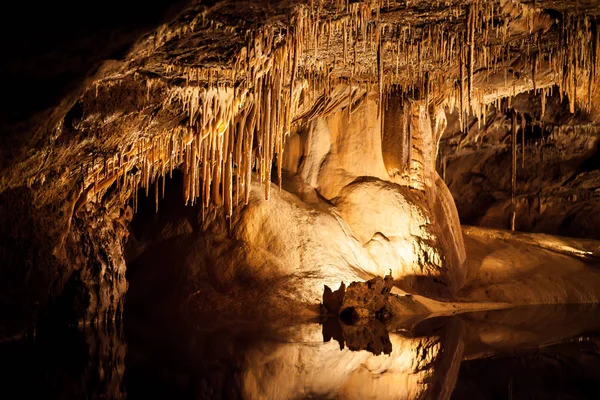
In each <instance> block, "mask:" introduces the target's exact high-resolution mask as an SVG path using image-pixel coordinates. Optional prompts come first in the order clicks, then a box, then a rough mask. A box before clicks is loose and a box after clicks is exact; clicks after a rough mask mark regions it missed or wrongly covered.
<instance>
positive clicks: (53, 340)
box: [0, 326, 127, 399]
mask: <svg viewBox="0 0 600 400" xmlns="http://www.w3.org/2000/svg"><path fill="white" fill-rule="evenodd" d="M126 351H127V346H126V345H125V342H124V337H123V331H122V329H121V328H117V327H105V326H98V327H96V328H91V327H87V328H86V329H84V330H81V331H77V330H75V329H65V330H59V331H43V332H39V333H38V335H37V337H36V338H35V339H34V340H33V341H29V340H23V341H14V342H6V343H2V344H0V365H1V366H3V368H2V375H1V376H0V387H1V388H2V389H1V390H2V392H1V393H0V396H7V395H8V397H7V398H10V396H11V395H15V394H16V393H18V394H19V398H31V399H34V398H39V399H55V398H56V399H59V398H73V399H75V398H79V399H83V398H85V399H120V398H125V397H126V396H125V389H124V386H123V375H124V372H125V353H126Z"/></svg>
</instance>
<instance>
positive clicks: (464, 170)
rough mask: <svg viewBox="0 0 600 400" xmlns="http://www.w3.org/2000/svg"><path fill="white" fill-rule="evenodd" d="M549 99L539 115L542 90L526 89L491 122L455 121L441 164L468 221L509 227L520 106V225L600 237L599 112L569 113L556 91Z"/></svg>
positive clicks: (493, 115) (517, 199) (495, 112)
mask: <svg viewBox="0 0 600 400" xmlns="http://www.w3.org/2000/svg"><path fill="white" fill-rule="evenodd" d="M545 102H546V103H547V104H546V105H545V113H544V115H541V110H542V108H541V104H540V103H541V99H540V95H539V94H536V93H526V94H522V95H519V96H516V97H515V98H513V99H512V101H511V103H512V104H511V108H510V109H508V110H507V111H502V109H494V110H493V111H491V112H490V113H489V114H488V116H487V121H486V122H485V123H481V121H479V122H478V121H477V120H476V119H473V120H471V123H470V127H469V131H468V133H465V134H463V133H460V132H459V131H458V128H457V126H456V124H454V125H453V126H452V125H450V126H449V128H448V129H447V131H446V132H445V134H444V139H443V140H442V145H441V150H440V157H439V162H438V170H439V171H440V173H441V174H444V173H445V177H446V182H447V184H448V186H449V187H450V191H451V192H452V195H453V196H454V198H455V200H456V204H457V207H458V210H459V215H460V216H461V220H462V221H463V223H466V224H471V225H481V226H487V227H492V228H501V229H510V226H511V214H512V210H513V206H512V205H511V163H512V153H511V136H510V132H511V123H512V122H511V121H512V120H511V118H512V116H511V112H512V110H515V111H516V112H517V113H518V116H517V159H516V165H517V174H516V193H515V205H514V208H515V210H516V218H515V229H516V230H519V231H526V232H543V233H550V234H559V235H564V236H571V237H586V238H596V239H597V238H599V237H600V232H599V231H598V229H597V226H598V224H597V222H598V220H597V218H598V217H597V213H596V212H595V211H594V210H597V207H598V204H599V203H598V195H597V191H596V190H597V188H598V168H599V167H600V164H599V163H598V138H599V136H598V133H599V132H600V131H599V130H598V127H597V122H596V121H597V117H596V114H595V112H594V111H591V112H586V111H584V110H581V109H579V108H577V109H576V111H575V112H574V113H571V112H570V106H569V102H568V100H567V99H566V98H563V99H561V96H559V95H558V93H556V92H555V93H554V95H552V96H549V97H548V98H547V99H546V100H545ZM504 107H506V105H505V106H504ZM523 119H524V120H525V122H524V123H523ZM523 138H524V139H525V141H524V143H525V144H524V148H523Z"/></svg>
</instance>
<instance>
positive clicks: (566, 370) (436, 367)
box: [0, 307, 600, 399]
mask: <svg viewBox="0 0 600 400" xmlns="http://www.w3.org/2000/svg"><path fill="white" fill-rule="evenodd" d="M599 316H600V312H599V309H598V308H590V307H535V308H534V307H532V308H523V309H517V310H505V311H494V312H485V313H471V314H463V315H457V316H453V317H444V318H428V319H424V320H415V319H405V320H396V321H394V322H393V323H388V324H387V325H384V324H382V323H381V322H378V321H371V322H369V323H363V324H355V325H345V324H343V323H338V322H337V321H329V322H328V323H327V324H324V325H321V324H319V323H303V324H287V325H281V324H271V325H269V326H264V325H263V326H257V325H255V324H249V323H245V324H244V323H237V324H230V325H222V326H218V327H217V326H213V327H210V328H208V327H206V326H204V325H202V324H189V323H182V322H179V323H175V322H174V321H165V320H158V319H156V318H154V319H137V320H136V319H134V318H133V317H130V318H129V319H128V320H126V324H125V335H123V331H122V330H121V329H112V330H108V329H106V328H89V329H87V330H84V331H61V332H45V333H44V332H42V333H39V334H38V336H37V338H36V340H22V341H11V342H5V343H0V365H2V369H3V372H2V374H1V377H0V384H1V385H2V386H1V387H2V390H3V392H2V397H3V398H13V396H12V395H8V396H7V394H12V393H18V394H19V395H18V396H16V397H18V398H125V397H127V398H129V399H132V398H133V399H136V398H169V399H177V398H181V399H220V398H222V399H238V398H239V399H290V398H292V399H295V398H339V399H369V398H373V399H375V398H377V399H417V398H419V399H420V398H434V399H449V398H453V399H479V398H480V399H484V398H485V399H488V398H530V397H531V396H533V397H535V396H538V394H539V396H538V397H541V398H588V394H589V393H597V392H598V390H600V351H599V343H600V340H599V338H600V335H598V332H600V319H599V318H598V317H599ZM124 338H126V341H125V339H124ZM125 342H126V343H127V344H126V343H125Z"/></svg>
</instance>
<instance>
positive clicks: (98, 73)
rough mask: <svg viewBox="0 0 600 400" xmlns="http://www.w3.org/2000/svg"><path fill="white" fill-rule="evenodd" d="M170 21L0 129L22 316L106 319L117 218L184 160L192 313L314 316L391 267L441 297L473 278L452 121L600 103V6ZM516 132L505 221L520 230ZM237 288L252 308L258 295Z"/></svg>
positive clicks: (279, 12) (6, 244)
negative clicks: (523, 103) (527, 97)
mask: <svg viewBox="0 0 600 400" xmlns="http://www.w3.org/2000/svg"><path fill="white" fill-rule="evenodd" d="M145 6H147V7H150V6H149V5H145ZM165 8H166V7H165ZM163 11H164V10H163ZM176 11H178V12H177V13H176V15H171V14H168V15H167V17H165V18H166V19H167V21H166V22H165V23H164V24H161V25H160V26H156V25H158V20H157V19H154V20H153V21H154V22H153V23H151V22H149V23H148V24H146V25H144V26H145V29H141V30H140V31H136V32H138V33H139V35H138V36H135V37H134V35H132V36H129V35H125V36H123V37H122V40H123V42H124V46H125V47H126V48H127V50H126V51H125V50H123V49H121V50H122V54H121V55H120V57H118V58H119V60H118V61H117V60H97V59H91V61H89V62H88V63H86V64H85V65H86V66H87V67H85V66H82V67H81V68H82V69H85V73H84V74H83V76H86V78H85V79H81V77H79V78H80V79H79V80H77V82H74V83H73V85H72V86H70V87H68V88H67V87H61V88H60V89H61V90H60V91H58V92H60V93H61V95H62V96H61V100H58V101H55V102H54V104H53V105H52V107H49V108H48V109H47V110H45V111H43V112H41V113H33V112H31V113H29V114H28V113H27V112H24V113H23V116H22V118H20V119H19V118H16V117H15V118H12V119H9V120H7V122H6V124H5V125H4V129H3V130H5V131H6V134H5V135H3V139H2V148H3V149H2V151H3V153H2V155H3V157H2V164H1V169H0V171H1V172H0V237H1V238H3V239H4V241H3V242H2V243H0V260H2V267H1V268H0V272H1V274H0V277H1V278H2V279H1V280H0V295H1V297H0V300H1V301H0V308H1V310H2V311H3V312H4V311H6V313H7V315H10V318H9V320H10V321H12V322H13V323H14V324H15V325H22V324H25V325H27V324H31V323H32V322H33V321H35V320H36V319H40V318H42V317H44V316H50V315H61V316H62V317H63V318H64V319H66V320H68V321H70V322H72V323H84V322H89V321H92V320H98V319H114V318H115V317H116V316H117V315H118V314H119V313H120V310H121V309H122V301H123V296H124V294H125V291H126V288H127V283H126V280H125V258H124V250H123V242H124V240H125V238H126V237H127V235H128V232H127V229H126V226H127V222H128V220H130V219H131V215H129V213H130V210H129V208H127V207H131V209H132V210H133V212H137V211H138V208H139V207H138V206H139V201H140V198H141V197H142V196H149V197H151V198H152V199H154V202H155V205H154V206H155V209H157V210H158V211H159V212H160V211H161V206H160V198H161V197H164V196H165V190H169V189H167V188H168V184H166V181H167V180H168V179H169V177H170V176H171V174H172V173H173V171H174V170H179V171H180V172H181V174H182V185H181V188H180V190H181V191H182V192H183V200H182V203H185V204H187V205H189V206H195V207H196V208H194V210H195V212H196V216H197V217H198V218H197V219H196V220H195V222H194V225H195V229H193V230H194V234H191V235H189V236H188V237H186V239H185V240H186V245H187V246H188V247H186V248H184V249H183V250H182V251H183V252H184V253H185V257H184V259H185V260H187V261H184V264H185V265H184V266H183V267H181V268H182V271H183V272H182V271H179V272H178V273H180V274H181V277H182V278H181V279H182V282H183V283H182V286H184V287H185V288H186V290H188V291H189V293H187V292H186V296H187V295H189V296H187V297H188V300H187V301H192V302H194V303H196V302H198V303H199V304H197V307H199V308H203V307H204V308H210V309H211V310H212V311H216V310H221V311H224V310H232V309H234V310H237V312H240V313H241V312H242V311H243V309H245V308H248V307H249V306H250V304H249V303H247V301H250V302H252V301H253V302H254V303H253V304H254V305H256V306H258V308H257V309H256V310H255V312H256V313H257V314H259V313H260V312H261V310H263V311H264V310H270V311H279V312H284V311H285V310H288V311H289V310H290V309H296V308H294V307H293V306H294V305H295V306H297V305H298V304H301V305H311V304H312V305H314V304H316V303H317V302H318V299H319V298H320V290H321V288H322V287H323V285H324V284H329V285H332V284H333V283H334V282H340V281H342V280H343V281H345V282H351V281H354V280H364V279H368V278H371V277H373V276H376V275H382V276H383V275H385V274H386V273H387V272H388V271H390V270H391V271H392V275H393V276H394V278H395V279H396V282H395V284H396V286H397V287H399V288H401V289H403V290H405V291H410V292H415V293H420V294H423V295H426V296H431V297H436V298H438V299H441V298H445V299H448V298H453V297H455V296H456V295H457V294H458V293H459V291H460V289H461V288H463V287H464V286H465V284H466V283H468V282H467V279H468V278H469V276H468V270H467V267H466V266H465V260H466V253H465V248H464V244H463V239H462V232H461V229H460V223H459V217H458V213H457V210H456V207H455V205H454V201H453V199H452V196H451V194H450V193H451V192H450V191H449V190H448V188H447V187H446V184H445V183H444V179H442V178H441V177H440V176H439V173H438V170H439V171H440V172H441V174H442V175H444V172H445V171H446V169H444V168H445V167H443V165H442V168H440V165H441V164H440V158H439V157H438V149H439V147H440V140H441V138H442V136H443V134H444V131H445V129H446V125H447V121H448V118H447V115H451V114H452V113H454V115H455V119H456V124H457V125H458V131H460V132H461V133H465V134H468V131H469V129H470V128H472V127H473V126H474V125H475V124H472V123H471V122H472V121H473V118H475V119H476V121H477V122H476V124H477V125H482V124H483V125H485V124H486V118H487V117H488V114H489V111H493V110H494V109H499V108H501V107H505V108H507V109H510V110H511V111H510V112H512V115H515V114H514V110H515V107H514V106H513V105H512V98H513V97H514V96H516V95H518V94H519V93H523V92H528V91H529V92H532V93H536V94H538V95H539V96H540V97H541V101H540V112H541V114H542V115H543V114H545V112H546V111H547V110H546V102H547V97H548V96H551V95H552V91H551V88H555V89H554V92H555V95H558V96H559V97H560V98H565V99H567V100H568V104H567V107H568V109H569V112H571V113H572V112H575V111H578V112H583V111H585V112H588V113H590V114H594V113H596V109H597V103H598V100H599V99H600V94H599V92H598V87H600V76H599V75H598V74H597V73H596V72H597V66H598V63H599V62H600V61H599V60H598V57H597V54H598V49H599V48H600V33H599V30H598V29H597V19H598V16H599V15H600V13H599V12H598V9H597V6H596V5H594V4H591V3H588V2H585V4H580V5H577V6H573V5H571V4H570V3H568V2H560V1H558V2H556V1H537V2H534V3H530V2H521V1H512V0H499V1H491V2H488V1H479V0H475V1H462V0H456V1H446V2H428V1H427V2H426V1H412V2H405V1H402V2H396V1H385V2H384V1H372V0H365V1H357V2H343V1H338V0H335V1H311V2H299V3H297V2H233V1H229V0H223V1H215V2H211V3H204V2H200V3H194V4H187V5H185V6H180V8H178V9H177V10H176ZM148 25H149V26H148ZM109 31H110V29H109ZM115 37H117V38H118V37H121V36H118V35H117V36H115ZM96 40H98V41H99V42H101V41H102V39H96ZM115 40H116V39H115ZM88 46H89V45H88ZM84 47H85V46H84ZM109 47H110V46H107V48H109ZM32 57H34V56H32ZM41 59H42V60H44V58H43V57H41ZM15 63H16V64H15V65H18V64H19V63H18V60H17V61H16V62H15ZM46 64H48V65H47V66H46V65H45V66H44V68H46V67H47V68H48V69H52V68H58V66H55V65H52V63H46ZM11 65H12V64H11ZM84 67H85V68H84ZM92 67H93V72H90V70H91V69H92ZM512 120H513V123H512V127H511V132H512V133H513V134H512V135H510V137H511V140H512V141H511V162H510V166H511V168H510V171H511V172H512V173H511V174H510V175H509V176H511V188H512V189H513V190H512V192H513V193H512V196H511V201H510V204H511V208H510V210H508V212H507V211H506V208H503V209H502V211H501V213H502V214H503V215H504V214H509V215H510V219H511V224H512V225H513V226H514V225H515V221H516V218H517V214H518V215H519V216H520V215H522V213H521V212H518V213H517V212H515V207H518V206H517V205H516V204H519V201H520V199H518V196H517V194H516V193H515V191H516V188H515V185H516V183H515V184H512V183H513V182H516V179H517V176H516V172H515V171H516V154H517V153H516V122H514V121H516V117H514V118H513V119H512ZM444 159H446V158H444ZM444 165H446V164H445V163H444ZM436 168H437V170H436ZM507 171H509V168H505V169H504V170H503V172H502V173H503V174H505V173H507ZM466 201H468V200H466ZM491 214H492V215H491V216H490V218H492V217H493V214H494V212H492V213H491ZM134 218H135V217H134ZM519 224H520V222H519ZM247 281H251V282H254V283H256V284H257V285H258V286H260V288H261V290H262V292H260V293H262V295H263V296H262V297H258V298H256V299H254V300H252V296H251V293H246V292H245V290H244V286H243V285H241V283H242V282H247ZM207 292H208V293H211V295H212V296H213V297H212V298H210V296H209V298H205V297H203V296H200V298H201V300H197V297H196V294H197V293H200V294H204V293H207ZM186 296H184V297H186ZM190 296H191V297H190ZM190 298H192V300H189V299H190ZM265 299H266V300H265ZM241 300H244V301H241ZM263 300H264V301H263ZM203 302H204V303H203ZM263 308H264V309H263Z"/></svg>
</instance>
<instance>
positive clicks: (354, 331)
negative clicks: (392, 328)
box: [323, 318, 392, 356]
mask: <svg viewBox="0 0 600 400" xmlns="http://www.w3.org/2000/svg"><path fill="white" fill-rule="evenodd" d="M331 339H334V340H337V342H338V343H339V345H340V350H343V349H344V345H345V346H348V348H349V349H350V350H352V351H358V350H367V351H369V352H371V353H373V354H375V355H376V356H377V355H380V354H382V353H383V354H390V353H391V352H392V343H391V342H390V337H389V335H388V331H387V327H386V326H385V324H384V323H383V322H381V321H378V320H376V319H369V320H366V321H365V320H361V321H358V322H356V323H354V324H351V325H348V324H345V323H344V322H343V321H340V320H339V319H337V318H335V319H327V320H325V321H324V322H323V341H324V342H329V341H330V340H331Z"/></svg>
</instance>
